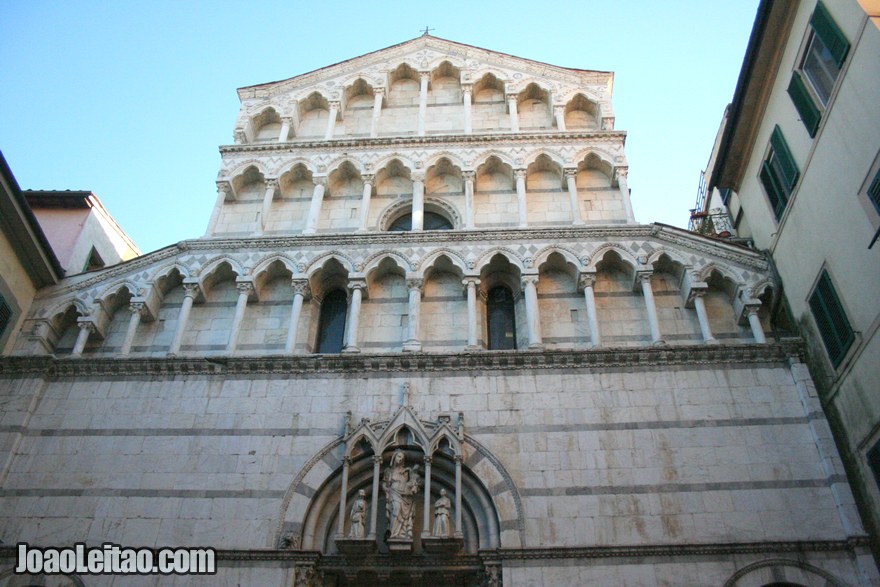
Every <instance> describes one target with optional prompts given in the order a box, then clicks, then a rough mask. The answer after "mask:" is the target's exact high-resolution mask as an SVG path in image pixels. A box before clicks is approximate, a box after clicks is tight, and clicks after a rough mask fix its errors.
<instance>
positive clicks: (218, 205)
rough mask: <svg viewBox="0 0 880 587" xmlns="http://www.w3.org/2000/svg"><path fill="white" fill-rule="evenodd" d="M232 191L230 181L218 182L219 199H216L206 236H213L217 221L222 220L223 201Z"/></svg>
mask: <svg viewBox="0 0 880 587" xmlns="http://www.w3.org/2000/svg"><path fill="white" fill-rule="evenodd" d="M231 191H232V188H231V186H230V185H229V183H228V182H225V181H222V182H221V181H218V182H217V199H216V200H215V201H214V209H213V210H212V211H211V219H210V220H209V221H208V229H207V230H206V231H205V236H211V235H213V234H214V231H215V230H216V229H217V221H218V220H220V211H221V210H222V209H223V202H225V201H226V197H227V195H228V194H229V193H230V192H231Z"/></svg>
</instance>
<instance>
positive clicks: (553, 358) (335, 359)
mask: <svg viewBox="0 0 880 587" xmlns="http://www.w3.org/2000/svg"><path fill="white" fill-rule="evenodd" d="M790 357H797V358H798V359H800V360H803V341H802V340H801V339H799V338H791V339H784V340H781V341H779V342H771V343H766V344H754V343H752V344H731V345H711V346H706V345H682V346H664V347H632V348H598V349H589V350H544V351H530V350H520V351H477V352H461V353H388V354H363V353H359V354H339V355H265V356H259V357H244V356H231V357H230V356H216V357H191V358H190V357H173V358H172V357H145V358H124V359H123V358H114V357H106V358H102V357H91V356H86V357H81V358H76V359H73V358H57V357H55V356H50V355H47V356H27V357H21V356H8V357H0V375H43V376H46V377H53V378H54V377H83V376H127V375H159V376H177V375H224V376H235V375H253V374H311V373H322V374H323V373H347V374H351V373H406V372H409V373H416V372H424V371H429V372H437V371H483V370H491V371H496V370H533V369H599V368H607V367H627V368H648V367H653V366H669V365H708V366H720V365H740V364H757V363H779V362H782V361H786V360H787V359H789V358H790Z"/></svg>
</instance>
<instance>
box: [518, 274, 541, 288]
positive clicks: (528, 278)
mask: <svg viewBox="0 0 880 587" xmlns="http://www.w3.org/2000/svg"><path fill="white" fill-rule="evenodd" d="M529 284H531V285H535V286H537V285H538V276H537V275H523V276H522V285H523V287H526V286H527V285H529Z"/></svg>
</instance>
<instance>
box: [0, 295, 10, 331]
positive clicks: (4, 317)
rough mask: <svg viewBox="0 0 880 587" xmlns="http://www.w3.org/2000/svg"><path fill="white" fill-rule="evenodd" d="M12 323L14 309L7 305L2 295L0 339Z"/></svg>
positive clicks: (0, 301) (0, 299)
mask: <svg viewBox="0 0 880 587" xmlns="http://www.w3.org/2000/svg"><path fill="white" fill-rule="evenodd" d="M11 321H12V308H10V307H9V304H7V303H6V300H5V299H4V298H3V296H2V295H0V337H2V336H3V333H4V332H6V327H7V326H9V323H10V322H11Z"/></svg>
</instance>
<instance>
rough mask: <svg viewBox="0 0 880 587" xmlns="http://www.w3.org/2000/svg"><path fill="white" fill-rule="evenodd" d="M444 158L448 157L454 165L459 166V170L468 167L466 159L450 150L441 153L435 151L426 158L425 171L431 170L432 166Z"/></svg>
mask: <svg viewBox="0 0 880 587" xmlns="http://www.w3.org/2000/svg"><path fill="white" fill-rule="evenodd" d="M443 159H448V160H449V162H450V163H451V164H452V165H453V167H458V169H459V171H463V170H465V169H467V168H468V165H467V163H465V161H464V159H462V158H461V156H459V155H457V154H455V153H452V152H450V151H440V152H439V153H434V154H433V155H431V156H430V157H428V158H427V159H426V160H425V163H424V165H423V167H424V169H425V171H426V172H427V171H430V170H431V168H432V167H434V166H435V165H437V164H438V163H440V161H442V160H443Z"/></svg>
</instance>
